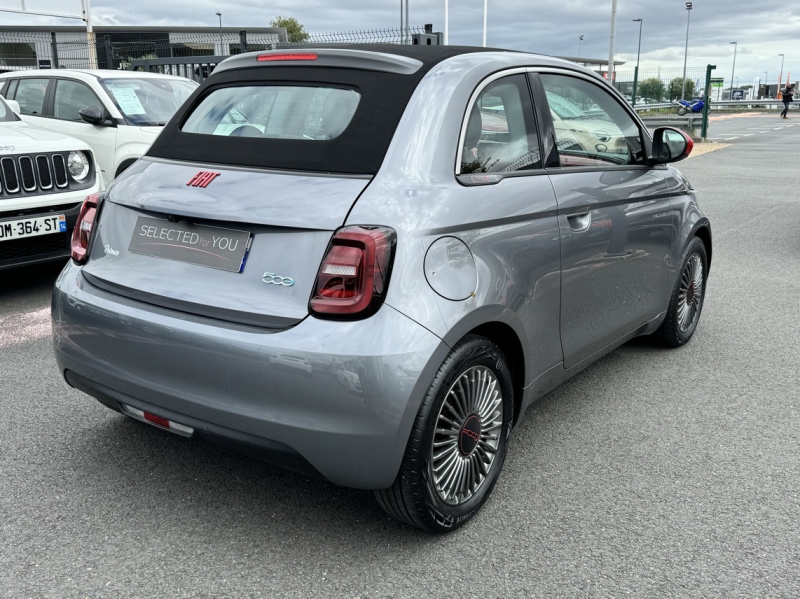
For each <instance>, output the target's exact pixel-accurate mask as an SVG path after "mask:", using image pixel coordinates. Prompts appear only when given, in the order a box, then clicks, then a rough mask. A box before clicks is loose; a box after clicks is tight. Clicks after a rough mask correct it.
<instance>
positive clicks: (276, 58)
mask: <svg viewBox="0 0 800 599" xmlns="http://www.w3.org/2000/svg"><path fill="white" fill-rule="evenodd" d="M316 59H317V55H316V54H259V55H258V58H257V59H256V60H257V61H258V62H280V61H283V60H316Z"/></svg>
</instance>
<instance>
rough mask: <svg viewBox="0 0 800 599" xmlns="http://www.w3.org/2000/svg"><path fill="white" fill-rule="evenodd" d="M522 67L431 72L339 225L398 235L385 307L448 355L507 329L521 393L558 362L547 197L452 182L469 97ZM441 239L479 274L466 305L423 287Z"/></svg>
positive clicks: (546, 192)
mask: <svg viewBox="0 0 800 599" xmlns="http://www.w3.org/2000/svg"><path fill="white" fill-rule="evenodd" d="M487 57H489V58H491V59H492V60H488V61H487ZM524 60H525V59H524V55H515V54H513V53H491V55H490V56H488V55H487V54H483V55H481V56H477V55H469V54H468V55H462V56H459V57H456V58H453V59H451V60H448V61H446V62H444V63H442V64H440V65H439V66H438V67H436V68H434V69H432V70H431V71H430V73H428V75H427V76H426V77H425V78H424V79H423V80H422V81H421V82H420V85H419V86H418V88H417V90H416V92H415V93H414V96H413V97H412V99H411V101H410V102H409V105H408V108H407V109H406V112H405V114H404V115H403V118H402V120H401V121H400V124H399V127H398V130H397V133H396V134H395V138H394V140H393V141H392V144H391V146H390V148H389V151H388V152H387V156H386V158H385V160H384V163H383V166H382V167H381V170H380V172H379V173H378V175H377V176H376V178H375V180H374V181H373V182H372V183H371V184H370V186H369V187H368V188H367V189H366V190H365V191H364V193H363V194H362V196H361V198H360V199H359V200H358V202H357V203H356V205H355V206H354V207H353V210H352V211H351V213H350V215H349V217H348V220H347V223H348V224H380V225H387V226H390V227H393V228H394V229H395V230H396V231H397V235H398V245H397V248H398V249H397V255H396V259H395V266H394V273H393V275H392V282H391V284H390V287H389V292H388V296H387V303H389V304H390V305H391V306H392V307H394V308H395V309H397V310H399V311H401V312H403V313H404V314H406V315H407V316H409V317H410V318H412V319H414V320H416V321H417V322H419V323H420V324H422V325H423V326H425V327H426V328H428V329H429V330H431V331H432V332H434V333H435V334H436V335H438V336H440V337H441V338H443V339H444V340H445V342H447V343H448V344H449V345H451V346H452V345H453V344H455V343H456V342H457V341H458V340H459V339H460V338H461V337H463V335H465V334H466V333H468V332H469V331H470V330H472V329H474V328H475V327H477V326H479V325H481V324H484V323H486V322H503V323H505V324H507V325H508V326H510V327H511V328H512V329H513V330H514V331H515V333H516V334H517V336H518V338H519V340H520V342H521V344H522V346H523V348H524V350H525V361H526V368H525V382H526V383H528V382H530V381H532V380H533V379H534V378H536V376H537V375H538V374H540V373H542V372H544V371H545V370H547V369H548V368H549V367H552V366H553V365H555V364H558V363H559V362H560V361H561V359H562V354H561V343H560V337H559V323H558V310H559V303H560V250H559V236H558V235H559V234H558V223H557V217H556V200H555V193H554V191H553V188H552V185H551V183H550V181H549V179H548V178H547V177H546V176H536V175H531V176H525V177H511V178H507V179H504V180H503V181H502V182H500V183H499V184H496V185H482V186H469V187H467V186H463V185H461V184H460V183H459V182H458V181H457V179H456V177H455V173H454V165H455V159H456V155H457V150H458V144H459V134H460V129H461V124H462V121H463V118H464V115H465V112H466V108H467V104H468V102H469V98H470V96H471V94H472V92H473V91H474V90H475V88H476V87H477V85H478V84H479V83H480V82H481V81H482V80H483V79H484V78H485V77H487V76H488V75H490V74H491V73H492V72H494V71H497V70H500V69H504V68H513V67H517V66H525V64H526V63H525V61H524ZM446 235H449V236H455V237H457V238H459V239H460V240H462V241H463V242H464V243H465V244H466V245H467V246H468V247H469V250H470V252H471V253H472V256H473V258H474V261H475V264H476V267H477V271H478V277H477V285H476V288H475V291H474V296H473V297H469V298H468V299H466V300H463V301H452V300H448V299H445V298H443V297H441V296H440V295H438V294H437V293H436V292H434V291H433V290H432V289H431V287H430V286H429V285H428V283H427V280H426V278H425V272H424V261H425V253H426V252H427V250H428V248H429V247H430V245H431V243H432V242H433V241H435V240H436V239H439V238H440V237H442V236H446Z"/></svg>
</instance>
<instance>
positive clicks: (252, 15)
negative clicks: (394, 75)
mask: <svg viewBox="0 0 800 599" xmlns="http://www.w3.org/2000/svg"><path fill="white" fill-rule="evenodd" d="M2 1H3V2H4V3H6V4H8V3H9V2H10V0H2ZM410 3H411V4H410V15H411V19H410V20H411V22H412V24H415V25H421V24H424V23H433V25H434V29H435V30H437V31H442V30H443V29H444V0H410ZM27 5H28V7H29V9H30V10H42V9H43V7H49V8H50V9H51V10H53V9H58V11H59V12H64V11H66V10H79V6H80V3H79V2H78V0H65V1H64V2H62V1H60V0H27ZM72 5H74V7H72ZM9 6H10V4H9ZM92 6H93V12H94V15H95V17H96V20H97V22H98V23H105V24H120V25H142V24H146V25H167V26H170V25H171V26H179V25H180V26H193V25H195V26H197V25H200V26H216V25H217V23H218V20H217V16H216V14H215V13H216V12H221V13H222V15H223V16H222V19H223V24H224V25H226V26H234V27H242V28H244V29H246V28H247V27H248V26H250V27H266V26H269V21H270V20H271V19H272V18H274V17H275V16H277V15H279V14H280V15H283V16H293V17H296V18H297V19H298V20H299V21H300V22H301V23H303V24H304V25H305V27H306V29H307V30H308V31H310V32H311V33H327V32H333V31H352V30H366V29H382V28H387V27H398V26H399V24H400V2H398V1H397V0H392V1H385V0H377V1H376V0H336V2H331V1H330V0H325V1H323V0H305V1H304V2H297V0H277V1H273V2H270V3H264V2H262V1H261V0H241V1H240V2H236V3H227V4H225V3H221V2H220V1H219V0H215V1H214V2H211V1H210V0H192V1H189V0H172V1H171V2H159V1H157V0H138V1H137V2H136V8H135V10H132V9H131V4H130V3H129V2H126V1H123V0H94V2H93V5H92ZM794 6H796V5H794ZM794 6H790V5H789V4H788V3H787V2H786V1H785V0H762V1H760V2H757V3H756V2H743V1H741V0H700V1H698V2H694V9H693V10H692V11H691V23H690V27H689V56H688V62H689V64H690V65H692V66H694V67H697V68H698V69H704V68H705V65H706V64H709V63H711V64H716V65H717V67H718V73H717V76H721V75H722V73H723V72H724V73H726V74H725V76H726V77H730V75H729V73H730V67H731V66H732V63H733V46H731V45H729V42H731V41H737V42H739V46H738V52H737V59H736V62H737V66H736V72H737V73H739V77H740V80H741V81H749V80H750V79H752V78H753V77H755V76H762V75H763V71H765V70H766V71H769V72H770V79H771V80H772V79H777V74H778V71H779V70H780V59H779V58H778V54H779V53H785V54H787V56H786V65H785V67H784V73H786V72H788V71H794V72H795V73H796V74H797V75H800V52H798V53H796V54H794V55H793V54H792V50H791V48H793V47H795V46H796V42H795V37H796V32H797V31H798V29H799V28H800V9H798V8H795V7H794ZM70 7H72V8H70ZM610 8H611V2H610V0H600V1H597V0H562V1H560V2H552V0H547V1H545V0H502V1H501V0H489V18H488V40H489V45H492V46H496V47H503V48H511V49H516V50H525V51H531V52H540V53H543V54H550V55H557V56H574V55H576V54H577V52H578V36H580V35H583V36H584V41H583V44H582V45H581V54H582V55H583V56H592V57H596V58H607V57H608V44H609V29H610V27H609V25H610ZM686 13H687V11H686V9H685V2H683V1H682V0H665V1H660V2H653V1H648V2H639V3H636V4H634V3H630V2H620V3H619V12H618V14H617V36H616V55H617V58H618V59H620V60H625V61H626V62H627V63H628V64H627V65H626V66H625V67H623V69H627V68H631V69H632V68H633V64H632V63H634V62H635V60H636V49H637V43H638V35H639V25H638V23H633V22H632V19H635V18H642V19H643V20H644V23H643V33H642V68H643V69H657V68H659V67H660V68H665V69H666V68H679V67H682V66H683V57H684V42H685V39H686V21H687V14H686ZM7 16H8V18H7V19H6V22H7V23H9V24H10V23H19V22H26V23H43V22H47V21H48V19H44V18H30V17H18V16H16V15H7ZM49 21H50V22H54V21H53V20H49ZM482 25H483V0H458V1H455V0H450V42H451V43H453V44H465V45H479V44H480V43H481V36H482ZM773 75H774V77H773Z"/></svg>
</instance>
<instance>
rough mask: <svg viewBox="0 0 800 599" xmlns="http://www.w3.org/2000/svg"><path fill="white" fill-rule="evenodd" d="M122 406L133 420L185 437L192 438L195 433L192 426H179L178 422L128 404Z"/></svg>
mask: <svg viewBox="0 0 800 599" xmlns="http://www.w3.org/2000/svg"><path fill="white" fill-rule="evenodd" d="M120 405H121V406H122V411H123V412H124V413H125V414H126V415H128V416H130V417H131V418H135V419H136V420H141V421H142V422H146V423H147V424H152V425H153V426H157V427H158V428H163V429H165V430H168V431H171V432H173V433H177V434H179V435H182V436H184V437H191V436H192V434H193V433H194V429H193V428H191V427H190V426H185V425H183V424H178V423H177V422H173V421H172V420H167V419H166V418H162V417H161V416H156V415H155V414H151V413H150V412H144V411H142V410H139V409H137V408H134V407H131V406H129V405H126V404H120Z"/></svg>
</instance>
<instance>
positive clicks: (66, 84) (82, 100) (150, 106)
mask: <svg viewBox="0 0 800 599" xmlns="http://www.w3.org/2000/svg"><path fill="white" fill-rule="evenodd" d="M196 88H197V83H195V82H194V81H191V80H189V79H184V78H183V77H174V76H171V75H159V74H157V73H140V72H134V71H112V70H107V71H106V70H69V69H42V70H32V71H16V72H12V73H4V74H2V75H0V94H2V95H3V97H5V98H7V99H9V100H16V101H17V102H18V103H19V105H20V110H21V114H22V116H23V118H24V119H25V120H26V121H28V122H29V123H31V124H33V125H36V126H37V127H42V128H44V129H50V130H51V131H58V132H60V133H65V134H66V135H71V136H72V137H76V138H78V139H81V140H83V141H85V142H86V143H88V144H89V146H91V148H92V150H93V151H94V154H95V156H97V162H98V165H99V167H100V171H101V173H102V181H101V185H102V187H103V189H105V188H106V187H108V186H109V185H110V184H111V182H112V181H113V180H114V178H115V177H116V176H117V175H119V174H120V173H121V172H122V171H124V170H125V169H126V168H128V167H129V166H130V165H131V164H133V163H134V162H136V160H137V159H138V158H139V157H140V156H141V155H142V154H144V153H145V152H146V151H147V149H148V148H149V147H150V145H151V144H152V143H153V141H155V139H156V136H157V135H158V134H159V133H161V130H162V129H163V127H164V125H165V124H166V123H167V121H169V119H170V118H172V115H173V114H175V111H176V110H177V109H178V107H179V106H180V105H181V104H183V101H184V100H185V99H186V98H188V97H189V96H190V95H191V93H192V92H193V91H194V90H195V89H196Z"/></svg>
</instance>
